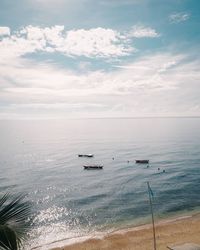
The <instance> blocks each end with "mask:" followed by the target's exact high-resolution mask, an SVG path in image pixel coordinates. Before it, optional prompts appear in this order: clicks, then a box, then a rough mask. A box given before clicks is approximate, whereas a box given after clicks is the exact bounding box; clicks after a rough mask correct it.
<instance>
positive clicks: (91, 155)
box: [78, 154, 94, 157]
mask: <svg viewBox="0 0 200 250" xmlns="http://www.w3.org/2000/svg"><path fill="white" fill-rule="evenodd" d="M78 157H94V155H93V154H79V155H78Z"/></svg>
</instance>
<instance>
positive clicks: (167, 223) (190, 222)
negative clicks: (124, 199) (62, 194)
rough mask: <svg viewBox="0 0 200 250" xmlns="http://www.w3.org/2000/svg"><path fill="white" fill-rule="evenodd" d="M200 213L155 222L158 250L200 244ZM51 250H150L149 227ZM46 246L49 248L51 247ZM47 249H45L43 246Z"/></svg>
mask: <svg viewBox="0 0 200 250" xmlns="http://www.w3.org/2000/svg"><path fill="white" fill-rule="evenodd" d="M199 235H200V212H196V213H193V214H189V215H182V216H178V217H169V218H166V219H161V220H159V221H157V222H156V239H157V246H158V247H159V250H164V249H165V250H166V248H167V246H169V245H174V244H176V245H177V244H183V243H187V242H192V243H196V244H200V238H199ZM50 245H51V248H47V249H51V250H100V249H105V250H112V249H115V250H131V249H134V250H149V249H152V248H153V235H152V225H151V224H142V225H139V226H133V227H129V228H122V229H116V230H113V231H111V232H109V233H106V232H105V233H102V234H101V233H100V234H97V235H94V236H88V237H82V239H81V237H80V238H79V241H76V239H74V240H73V241H72V242H71V243H69V244H68V243H64V241H62V242H60V243H58V242H57V243H56V242H54V243H53V244H50ZM50 245H49V247H50ZM46 247H47V246H46Z"/></svg>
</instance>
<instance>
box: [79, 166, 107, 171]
mask: <svg viewBox="0 0 200 250" xmlns="http://www.w3.org/2000/svg"><path fill="white" fill-rule="evenodd" d="M83 167H84V169H86V170H90V169H103V166H102V165H84V166H83Z"/></svg>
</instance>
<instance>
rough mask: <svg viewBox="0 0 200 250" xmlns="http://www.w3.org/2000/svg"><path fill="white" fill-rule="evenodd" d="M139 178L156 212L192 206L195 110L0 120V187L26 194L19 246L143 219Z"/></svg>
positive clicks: (196, 163) (197, 199) (197, 152)
mask: <svg viewBox="0 0 200 250" xmlns="http://www.w3.org/2000/svg"><path fill="white" fill-rule="evenodd" d="M87 153H92V154H94V158H92V159H87V158H79V157H78V154H87ZM136 159H149V160H150V164H149V166H147V164H144V165H141V164H135V160H136ZM84 164H102V165H104V169H103V170H96V171H95V170H84V169H83V165H84ZM163 170H164V172H163ZM147 181H149V182H150V185H151V188H152V190H153V203H154V212H155V216H156V218H157V219H160V218H165V217H169V216H172V215H174V214H181V213H188V212H192V211H199V208H200V118H143V119H82V120H81V119H77V120H76V119H74V120H59V121H56V120H51V121H38V120H35V121H0V193H1V194H3V193H5V192H11V193H26V194H27V200H30V201H31V202H32V215H33V216H32V218H31V219H32V220H31V221H32V230H31V232H30V235H29V237H30V240H29V241H28V243H27V244H28V245H27V246H26V248H27V249H31V248H33V247H37V246H41V245H42V246H43V247H42V249H48V248H50V247H49V246H51V245H47V244H49V243H51V242H54V241H58V243H59V241H61V244H62V241H63V240H65V242H68V241H70V240H71V241H72V240H73V239H78V238H79V237H80V238H81V237H84V236H91V235H98V234H101V233H103V232H107V231H111V230H114V229H117V228H123V227H129V226H132V225H138V224H141V223H148V222H149V221H150V219H151V217H150V210H149V202H148V192H147ZM58 243H57V245H58Z"/></svg>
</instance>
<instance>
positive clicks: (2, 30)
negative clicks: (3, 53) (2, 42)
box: [0, 26, 10, 37]
mask: <svg viewBox="0 0 200 250" xmlns="http://www.w3.org/2000/svg"><path fill="white" fill-rule="evenodd" d="M9 35H10V28H9V27H1V26H0V37H1V36H9Z"/></svg>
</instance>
